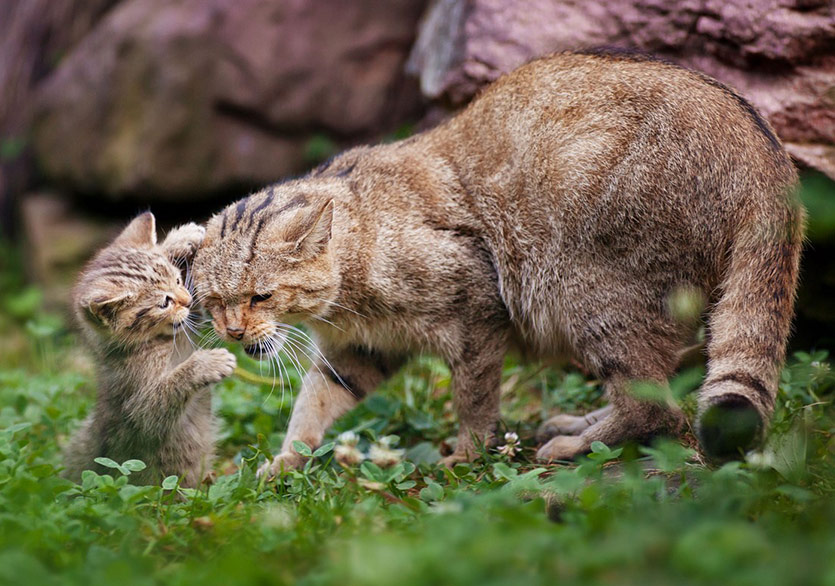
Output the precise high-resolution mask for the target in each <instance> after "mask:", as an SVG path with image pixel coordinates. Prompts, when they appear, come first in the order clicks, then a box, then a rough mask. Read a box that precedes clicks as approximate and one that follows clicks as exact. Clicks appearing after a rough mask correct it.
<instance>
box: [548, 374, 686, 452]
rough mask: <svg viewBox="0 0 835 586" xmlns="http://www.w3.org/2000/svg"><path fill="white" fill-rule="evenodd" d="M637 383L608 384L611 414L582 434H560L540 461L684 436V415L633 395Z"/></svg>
mask: <svg viewBox="0 0 835 586" xmlns="http://www.w3.org/2000/svg"><path fill="white" fill-rule="evenodd" d="M645 380H646V379H645ZM634 384H635V381H634V380H630V379H628V378H626V377H622V376H615V377H613V378H611V379H609V380H608V381H607V383H606V386H607V394H608V395H609V398H610V399H611V401H612V405H611V411H610V412H609V414H608V415H606V416H604V417H603V418H602V419H600V420H599V421H597V422H596V423H594V424H593V425H590V426H589V427H587V428H586V429H585V430H583V431H582V432H581V433H580V434H579V435H558V436H556V437H553V438H551V440H550V441H548V442H547V443H546V444H545V445H544V446H542V447H541V448H540V449H539V451H538V452H537V454H536V455H537V458H538V459H540V460H546V461H553V460H571V459H573V458H574V457H576V456H579V455H581V454H584V453H586V452H588V451H590V450H591V445H592V443H594V442H596V441H599V442H603V443H604V444H606V445H608V446H614V445H617V444H619V443H622V442H624V441H627V440H635V441H646V440H648V439H650V438H652V437H655V436H657V435H664V434H671V435H676V434H678V433H680V431H681V429H682V428H683V425H684V416H683V414H682V413H681V411H680V410H679V409H678V408H677V407H676V406H674V405H673V404H672V402H671V401H670V402H667V401H664V400H659V398H656V397H653V398H652V399H639V398H636V397H635V396H634V394H633V390H632V389H633V385H634ZM655 385H656V386H657V389H658V390H659V393H658V396H659V397H664V396H668V394H669V389H668V387H667V384H666V382H660V381H656V382H655Z"/></svg>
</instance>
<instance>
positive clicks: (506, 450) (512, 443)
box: [498, 431, 519, 458]
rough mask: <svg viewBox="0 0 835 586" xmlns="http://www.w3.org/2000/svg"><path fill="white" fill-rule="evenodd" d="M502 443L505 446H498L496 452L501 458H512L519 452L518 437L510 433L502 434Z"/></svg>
mask: <svg viewBox="0 0 835 586" xmlns="http://www.w3.org/2000/svg"><path fill="white" fill-rule="evenodd" d="M504 441H505V442H506V443H505V445H503V446H499V448H498V452H499V453H500V454H502V455H503V456H507V457H508V458H512V457H513V456H515V455H516V452H518V451H519V436H518V435H517V434H516V433H514V432H512V431H508V432H507V433H506V434H504Z"/></svg>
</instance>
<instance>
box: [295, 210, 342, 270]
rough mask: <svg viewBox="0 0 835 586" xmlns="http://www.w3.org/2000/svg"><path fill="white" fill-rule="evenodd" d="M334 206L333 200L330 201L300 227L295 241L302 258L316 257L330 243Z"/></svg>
mask: <svg viewBox="0 0 835 586" xmlns="http://www.w3.org/2000/svg"><path fill="white" fill-rule="evenodd" d="M333 206H334V204H333V200H329V201H328V202H327V203H326V204H325V205H324V206H322V207H321V208H320V209H319V210H318V211H317V212H315V213H313V214H310V215H309V216H308V217H307V218H305V220H304V221H302V222H301V224H300V225H299V226H298V228H297V231H296V235H294V236H293V241H295V246H296V251H298V253H299V254H300V255H301V256H304V257H311V256H316V255H317V254H319V253H320V252H322V250H324V248H325V246H326V245H327V243H328V242H329V241H330V239H331V235H332V228H333Z"/></svg>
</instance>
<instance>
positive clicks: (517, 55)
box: [409, 0, 835, 178]
mask: <svg viewBox="0 0 835 586" xmlns="http://www.w3.org/2000/svg"><path fill="white" fill-rule="evenodd" d="M600 46H611V47H622V48H631V49H639V50H642V51H647V52H652V53H655V54H657V55H660V56H663V57H666V58H668V59H670V60H672V61H675V62H678V63H680V64H682V65H685V66H688V67H692V68H694V69H698V70H701V71H704V72H705V73H708V74H710V75H712V76H714V77H716V78H717V79H719V80H720V81H723V82H726V83H728V84H729V85H731V86H733V87H735V88H736V89H737V90H738V91H739V92H740V93H741V94H742V95H743V96H745V97H746V98H748V99H749V100H750V101H751V102H752V103H754V105H756V106H757V107H758V108H759V109H760V111H761V112H762V113H763V114H764V115H765V116H766V117H767V118H768V119H769V121H770V122H771V123H772V124H773V125H774V127H775V129H776V131H777V133H778V134H779V135H780V137H781V138H782V139H783V141H784V142H785V143H786V147H787V149H788V150H789V152H790V153H791V154H792V155H793V156H794V157H795V158H796V159H798V160H799V161H800V162H802V163H804V164H806V165H808V166H810V167H813V168H816V169H819V170H821V171H823V172H824V173H826V174H828V175H829V176H830V177H832V178H835V3H833V2H831V1H830V0H747V1H745V2H727V1H726V0H682V1H679V2H668V1H666V0H609V1H607V2H590V1H587V0H528V1H526V2H506V1H504V0H435V2H434V3H433V4H432V6H431V8H430V10H429V11H428V12H427V15H426V17H425V18H424V21H423V24H422V26H421V32H420V35H419V37H418V41H417V43H416V45H415V48H414V50H413V52H412V55H411V57H410V61H409V68H410V70H411V71H413V72H414V73H416V74H418V75H419V76H420V82H421V89H422V91H423V93H424V95H426V96H427V97H429V98H432V99H435V100H439V101H441V102H444V103H448V104H452V105H453V106H455V105H460V104H462V103H464V102H466V101H467V100H469V99H470V98H471V97H472V96H473V95H475V93H476V92H477V91H478V90H479V88H481V87H482V86H484V85H485V84H488V83H490V82H492V81H493V80H495V79H496V78H497V77H498V76H500V75H501V74H502V73H505V72H507V71H510V70H511V69H513V68H515V67H517V66H518V65H520V64H522V63H524V62H525V61H527V60H529V59H531V58H533V57H536V56H540V55H545V54H548V53H551V52H555V51H565V50H577V49H588V48H595V47H600Z"/></svg>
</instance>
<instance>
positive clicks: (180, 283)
mask: <svg viewBox="0 0 835 586" xmlns="http://www.w3.org/2000/svg"><path fill="white" fill-rule="evenodd" d="M177 284H178V285H182V284H183V281H182V279H180V277H177Z"/></svg>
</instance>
